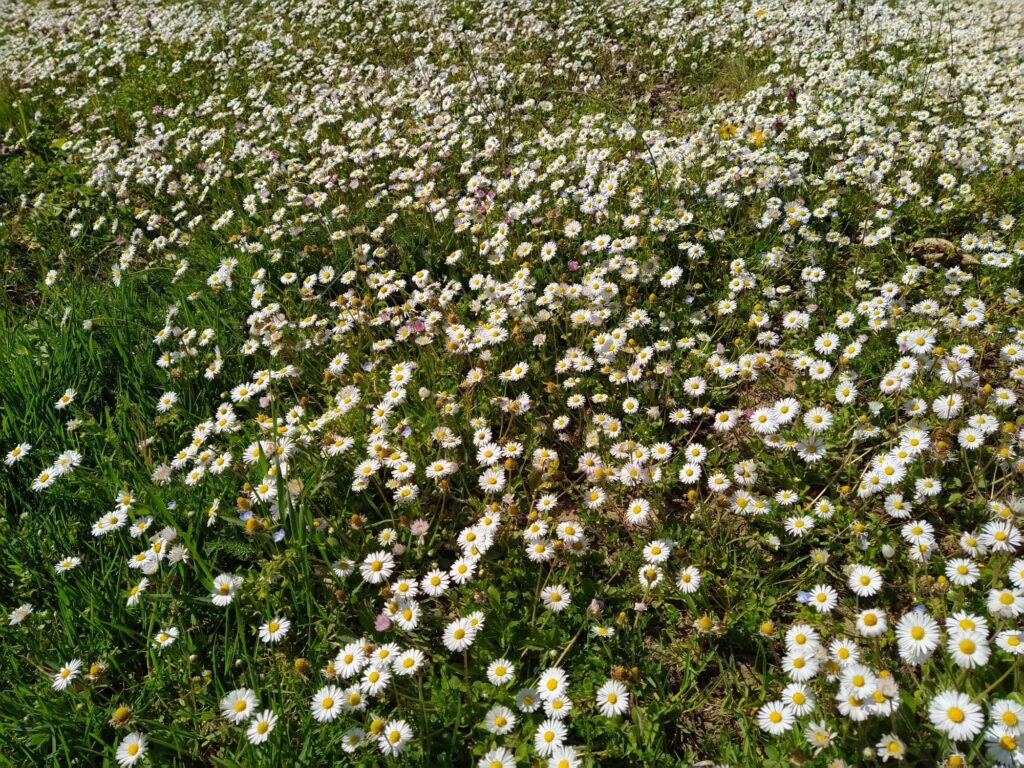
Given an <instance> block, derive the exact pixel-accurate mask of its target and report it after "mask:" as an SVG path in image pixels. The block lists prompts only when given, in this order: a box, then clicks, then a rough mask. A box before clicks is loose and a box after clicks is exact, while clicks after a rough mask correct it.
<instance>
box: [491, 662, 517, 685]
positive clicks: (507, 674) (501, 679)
mask: <svg viewBox="0 0 1024 768" xmlns="http://www.w3.org/2000/svg"><path fill="white" fill-rule="evenodd" d="M515 671H516V668H515V667H514V666H513V665H512V663H511V662H510V661H508V660H507V659H497V660H495V661H492V662H491V663H490V664H489V665H488V667H487V679H488V680H489V681H490V683H491V685H499V686H500V685H508V684H509V683H511V682H512V681H513V680H514V679H515Z"/></svg>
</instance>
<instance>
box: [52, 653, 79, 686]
mask: <svg viewBox="0 0 1024 768" xmlns="http://www.w3.org/2000/svg"><path fill="white" fill-rule="evenodd" d="M81 667H82V661H81V659H72V660H71V661H69V662H68V663H67V664H65V665H64V666H63V667H61V668H60V669H59V670H57V672H56V673H55V674H54V676H53V690H55V691H63V690H64V689H65V688H67V687H68V686H69V685H71V683H72V682H73V681H74V679H75V678H76V677H78V674H79V670H80V669H81Z"/></svg>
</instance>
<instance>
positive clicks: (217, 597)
mask: <svg viewBox="0 0 1024 768" xmlns="http://www.w3.org/2000/svg"><path fill="white" fill-rule="evenodd" d="M242 581H243V579H242V577H241V576H233V575H231V574H229V573H222V574H221V575H220V576H218V577H217V578H215V579H214V580H213V591H212V592H211V593H210V597H211V599H212V600H213V604H214V605H216V606H218V607H221V608H223V607H224V606H226V605H230V604H231V601H232V600H234V599H235V593H236V592H237V591H238V588H239V587H240V586H242Z"/></svg>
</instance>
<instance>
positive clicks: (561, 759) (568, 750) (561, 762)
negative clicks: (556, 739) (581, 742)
mask: <svg viewBox="0 0 1024 768" xmlns="http://www.w3.org/2000/svg"><path fill="white" fill-rule="evenodd" d="M547 768H580V759H579V755H578V754H577V753H576V748H575V747H570V746H561V747H558V749H556V750H555V751H554V752H552V753H551V756H550V757H549V758H548V764H547Z"/></svg>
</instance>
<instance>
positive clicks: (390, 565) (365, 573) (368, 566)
mask: <svg viewBox="0 0 1024 768" xmlns="http://www.w3.org/2000/svg"><path fill="white" fill-rule="evenodd" d="M394 570H395V561H394V558H392V556H391V554H390V553H389V552H385V551H383V550H381V551H379V552H372V553H370V554H369V555H367V556H366V557H365V558H364V559H363V562H362V564H361V565H360V566H359V573H360V575H362V577H363V581H365V582H367V583H368V584H380V583H381V582H383V581H386V580H387V579H388V578H389V577H390V576H391V574H392V573H394Z"/></svg>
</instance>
